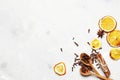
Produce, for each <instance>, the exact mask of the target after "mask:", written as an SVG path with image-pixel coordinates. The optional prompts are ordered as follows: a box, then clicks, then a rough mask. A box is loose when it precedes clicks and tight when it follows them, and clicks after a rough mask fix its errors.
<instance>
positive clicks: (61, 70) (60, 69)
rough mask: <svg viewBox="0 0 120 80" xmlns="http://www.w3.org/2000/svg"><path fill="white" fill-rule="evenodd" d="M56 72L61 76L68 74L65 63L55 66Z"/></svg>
mask: <svg viewBox="0 0 120 80" xmlns="http://www.w3.org/2000/svg"><path fill="white" fill-rule="evenodd" d="M54 72H55V73H56V74H58V75H59V76H63V75H65V74H66V65H65V63H64V62H59V63H57V64H56V65H55V66H54Z"/></svg>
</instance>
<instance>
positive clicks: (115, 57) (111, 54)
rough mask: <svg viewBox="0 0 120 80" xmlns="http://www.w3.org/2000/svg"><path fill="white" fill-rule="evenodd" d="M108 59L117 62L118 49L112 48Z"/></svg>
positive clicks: (118, 57) (119, 51) (119, 56)
mask: <svg viewBox="0 0 120 80" xmlns="http://www.w3.org/2000/svg"><path fill="white" fill-rule="evenodd" d="M110 57H111V58H112V59H113V60H118V59H120V48H112V49H111V50H110Z"/></svg>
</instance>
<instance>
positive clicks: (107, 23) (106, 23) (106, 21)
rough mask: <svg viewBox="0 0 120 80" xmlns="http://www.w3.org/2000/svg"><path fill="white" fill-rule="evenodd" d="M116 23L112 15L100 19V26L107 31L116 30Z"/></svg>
mask: <svg viewBox="0 0 120 80" xmlns="http://www.w3.org/2000/svg"><path fill="white" fill-rule="evenodd" d="M116 25H117V22H116V20H115V19H114V18H113V17H112V16H105V17H103V18H102V19H100V20H99V27H100V28H101V29H102V30H103V31H105V32H110V31H112V30H114V29H115V28H116Z"/></svg>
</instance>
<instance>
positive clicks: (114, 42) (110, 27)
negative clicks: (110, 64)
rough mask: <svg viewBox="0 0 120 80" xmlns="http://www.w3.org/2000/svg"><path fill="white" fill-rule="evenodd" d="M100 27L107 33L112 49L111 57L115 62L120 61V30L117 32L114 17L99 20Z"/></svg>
mask: <svg viewBox="0 0 120 80" xmlns="http://www.w3.org/2000/svg"><path fill="white" fill-rule="evenodd" d="M99 27H100V29H101V30H103V31H104V32H105V33H107V36H106V39H107V42H108V43H109V45H110V46H111V47H113V48H112V49H111V50H110V56H111V58H112V59H114V60H118V59H120V49H119V47H120V30H117V29H116V27H117V22H116V20H115V19H114V18H113V17H112V16H105V17H103V18H102V19H100V20H99Z"/></svg>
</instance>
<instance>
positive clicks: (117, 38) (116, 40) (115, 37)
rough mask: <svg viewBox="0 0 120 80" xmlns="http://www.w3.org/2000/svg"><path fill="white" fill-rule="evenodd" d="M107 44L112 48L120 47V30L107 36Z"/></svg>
mask: <svg viewBox="0 0 120 80" xmlns="http://www.w3.org/2000/svg"><path fill="white" fill-rule="evenodd" d="M107 42H108V43H109V44H110V46H112V47H119V46H120V30H114V31H112V32H110V33H108V34H107Z"/></svg>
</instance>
